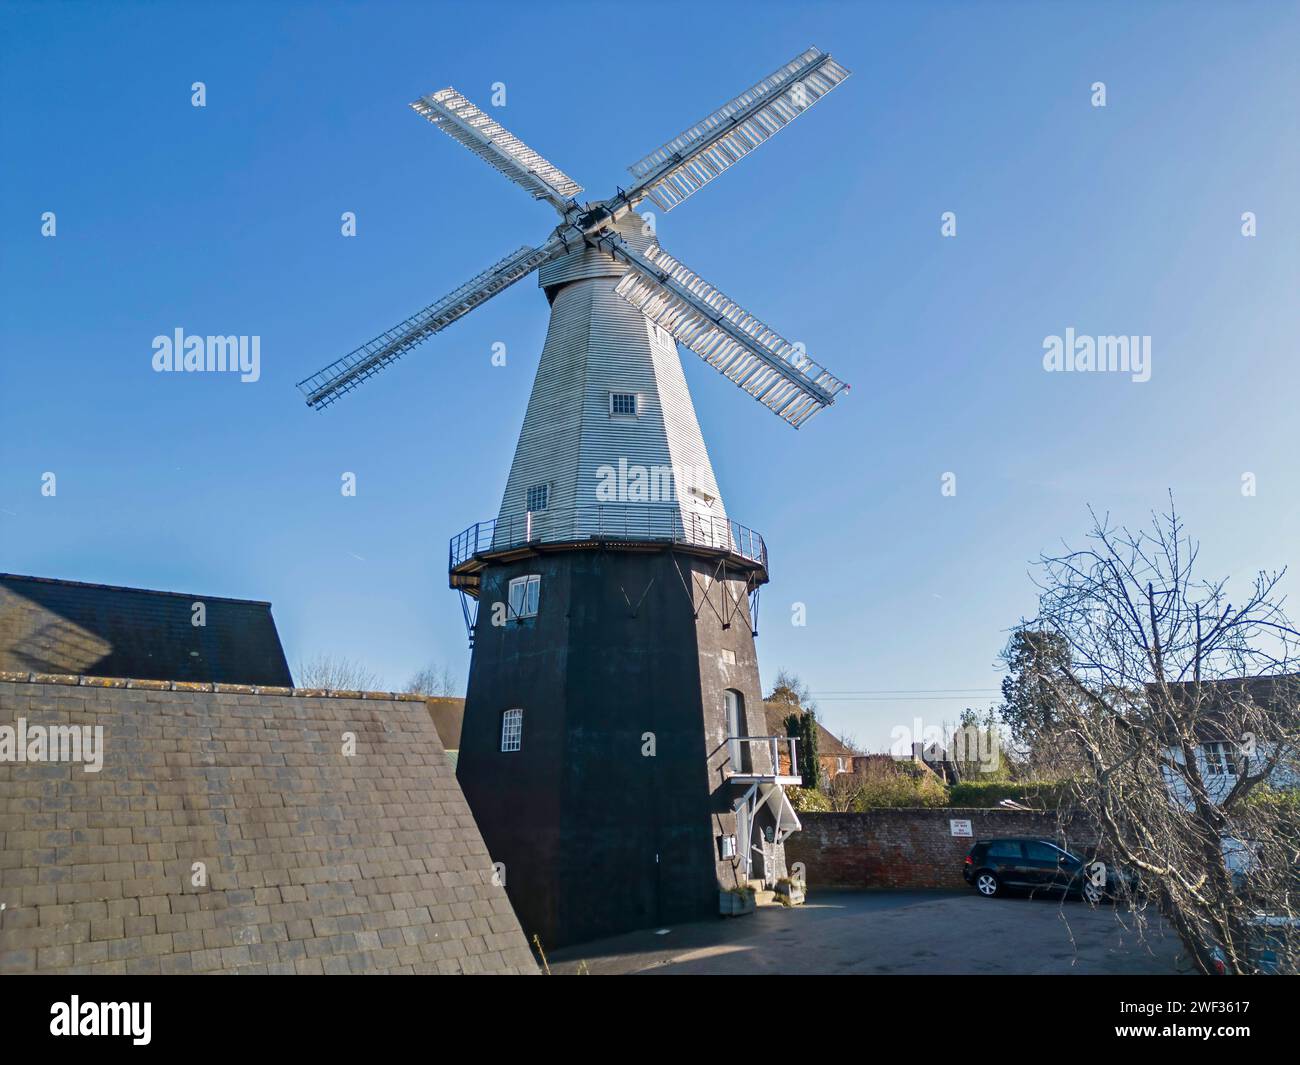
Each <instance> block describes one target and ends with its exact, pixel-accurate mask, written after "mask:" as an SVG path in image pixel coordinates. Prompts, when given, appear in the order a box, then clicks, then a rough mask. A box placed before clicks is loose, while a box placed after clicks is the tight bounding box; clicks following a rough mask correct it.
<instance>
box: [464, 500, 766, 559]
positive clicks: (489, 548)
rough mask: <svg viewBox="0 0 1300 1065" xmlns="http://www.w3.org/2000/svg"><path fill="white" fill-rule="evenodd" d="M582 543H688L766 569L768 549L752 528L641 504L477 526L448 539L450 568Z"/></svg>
mask: <svg viewBox="0 0 1300 1065" xmlns="http://www.w3.org/2000/svg"><path fill="white" fill-rule="evenodd" d="M584 540H598V541H599V540H632V541H637V540H644V541H647V542H657V543H674V544H687V545H690V546H692V547H706V548H712V549H715V550H718V551H725V552H727V553H728V554H733V555H739V556H740V557H741V558H746V559H749V560H750V561H751V562H757V563H758V564H759V565H761V566H762V567H763V568H764V569H766V568H767V545H766V544H764V543H763V538H762V537H761V536H760V535H759V534H758V533H756V532H755V531H754V530H753V529H750V528H747V527H746V526H744V525H741V524H740V523H739V522H736V521H732V520H731V519H729V518H724V517H716V516H713V515H709V514H695V513H686V514H683V513H682V510H681V508H680V507H678V506H673V505H659V506H655V505H647V504H640V503H613V504H607V505H599V504H598V505H595V506H590V507H568V508H558V509H555V510H540V511H529V512H527V513H525V514H520V515H515V516H510V517H506V518H499V519H495V520H493V521H480V522H477V523H475V524H474V525H471V526H470V527H469V528H468V529H466V530H465V531H464V532H462V533H460V534H458V535H456V536H453V537H452V539H451V544H450V550H449V561H448V566H449V568H450V569H453V570H454V569H455V568H456V567H457V566H459V565H461V564H462V563H465V562H467V561H469V560H470V559H472V558H473V557H474V556H475V555H479V554H485V553H489V552H494V551H508V550H510V549H512V548H516V547H524V546H526V545H528V544H535V543H574V542H578V541H584Z"/></svg>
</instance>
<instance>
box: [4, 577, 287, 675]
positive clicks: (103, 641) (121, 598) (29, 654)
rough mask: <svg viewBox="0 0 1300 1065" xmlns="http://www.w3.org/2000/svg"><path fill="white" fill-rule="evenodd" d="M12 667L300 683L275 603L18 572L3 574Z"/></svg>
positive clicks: (7, 658)
mask: <svg viewBox="0 0 1300 1065" xmlns="http://www.w3.org/2000/svg"><path fill="white" fill-rule="evenodd" d="M196 603H202V604H203V607H204V611H205V613H206V617H205V618H204V621H205V624H203V625H201V626H199V625H195V624H193V619H194V617H195V616H196V615H195V611H194V605H195V604H196ZM4 671H12V672H19V673H63V674H67V673H71V674H83V675H85V676H92V677H138V678H140V679H141V680H174V681H193V682H200V683H217V684H259V685H268V686H275V687H291V686H292V684H293V679H292V677H291V676H290V674H289V664H288V662H286V661H285V657H284V649H283V648H282V647H281V646H280V636H279V633H277V632H276V629H275V622H274V621H273V620H272V618H271V604H270V603H264V602H258V601H255V600H248V599H226V598H221V597H218V596H208V595H183V594H181V593H178V592H158V591H151V590H149V589H145V588H120V587H113V586H110V585H105V584H84V583H82V582H80V581H62V580H53V579H50V578H46V577H24V576H18V575H15V574H12V573H0V672H4Z"/></svg>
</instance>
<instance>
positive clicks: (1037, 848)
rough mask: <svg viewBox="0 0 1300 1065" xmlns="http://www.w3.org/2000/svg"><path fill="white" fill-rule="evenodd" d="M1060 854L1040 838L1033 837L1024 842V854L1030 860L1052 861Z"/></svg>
mask: <svg viewBox="0 0 1300 1065" xmlns="http://www.w3.org/2000/svg"><path fill="white" fill-rule="evenodd" d="M1060 854H1061V852H1060V851H1059V850H1057V849H1056V848H1055V847H1053V846H1052V845H1051V844H1050V843H1043V842H1042V841H1041V840H1036V839H1035V840H1031V841H1030V842H1028V843H1026V844H1025V855H1026V857H1028V859H1029V860H1030V861H1031V862H1054V861H1056V859H1057V858H1058V857H1059V856H1060Z"/></svg>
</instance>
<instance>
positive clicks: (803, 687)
mask: <svg viewBox="0 0 1300 1065" xmlns="http://www.w3.org/2000/svg"><path fill="white" fill-rule="evenodd" d="M766 701H767V702H769V703H788V704H790V705H791V706H793V707H795V708H796V709H800V710H806V711H809V712H811V713H813V714H815V713H816V712H817V704H816V703H815V702H813V700H812V693H811V692H809V690H808V685H807V684H805V683H804V682H803V681H802V680H801V679H800V677H799V674H797V673H792V672H791V671H790V670H788V669H779V670H777V673H776V682H775V683H774V684H773V685H772V691H771V694H769V695H768V697H767V699H766Z"/></svg>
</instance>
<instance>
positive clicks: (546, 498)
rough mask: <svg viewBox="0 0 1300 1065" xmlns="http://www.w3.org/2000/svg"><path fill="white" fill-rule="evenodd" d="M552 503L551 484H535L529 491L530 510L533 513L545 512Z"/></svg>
mask: <svg viewBox="0 0 1300 1065" xmlns="http://www.w3.org/2000/svg"><path fill="white" fill-rule="evenodd" d="M550 502H551V486H550V485H549V484H535V485H533V486H532V488H530V489H528V509H529V510H532V511H538V510H545V509H546V508H547V506H548V505H549V504H550Z"/></svg>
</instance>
